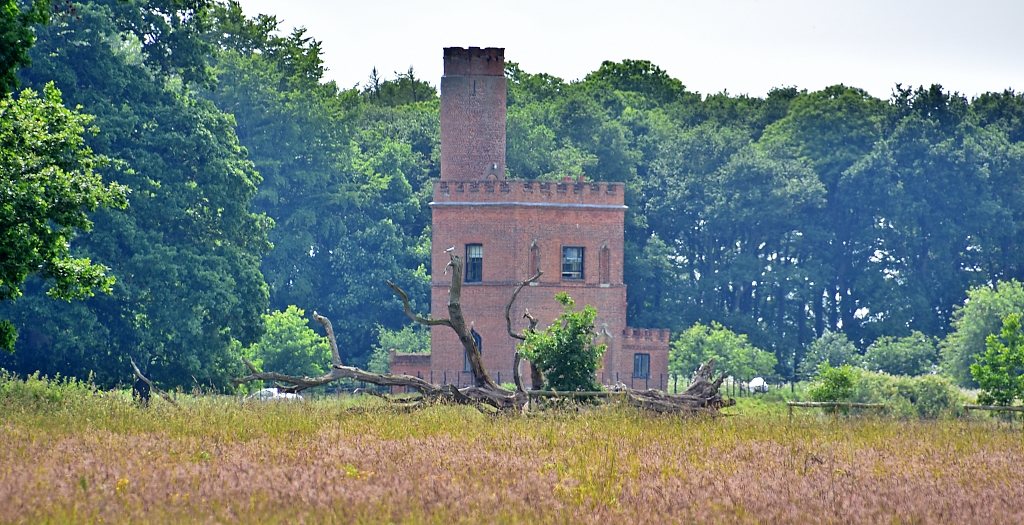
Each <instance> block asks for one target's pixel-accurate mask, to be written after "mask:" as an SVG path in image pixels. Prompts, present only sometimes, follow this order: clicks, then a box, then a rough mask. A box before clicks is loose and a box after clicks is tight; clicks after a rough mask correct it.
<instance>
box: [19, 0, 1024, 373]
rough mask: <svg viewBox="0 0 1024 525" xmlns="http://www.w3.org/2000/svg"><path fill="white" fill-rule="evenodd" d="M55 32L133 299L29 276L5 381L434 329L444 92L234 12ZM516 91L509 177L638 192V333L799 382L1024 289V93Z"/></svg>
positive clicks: (97, 227) (30, 75) (36, 48)
mask: <svg viewBox="0 0 1024 525" xmlns="http://www.w3.org/2000/svg"><path fill="white" fill-rule="evenodd" d="M8 3H10V4H11V5H14V6H15V7H16V8H17V7H18V6H19V5H21V4H19V3H17V2H14V0H9V2H8ZM41 5H45V4H41ZM19 9H21V11H19V12H21V13H30V11H29V10H28V7H26V6H21V7H20V8H19ZM40 9H42V8H40ZM33 13H34V12H33ZM47 15H48V16H46V17H45V19H43V18H40V16H39V15H38V14H36V15H33V16H34V17H35V18H33V17H32V16H27V15H26V16H23V17H22V18H23V20H22V21H21V22H22V24H21V26H18V27H21V28H24V27H27V26H31V28H32V34H33V35H34V43H30V45H28V46H27V47H26V46H25V45H24V43H25V41H26V40H25V38H23V37H20V36H18V35H21V34H22V33H23V32H22V33H17V34H14V33H12V34H14V37H11V38H7V36H4V37H3V38H0V44H3V42H7V41H13V42H16V43H17V42H20V43H21V44H19V45H21V46H22V48H24V53H23V55H24V56H23V57H22V58H19V59H18V60H17V61H15V63H13V64H3V66H4V67H5V68H7V70H9V71H18V73H17V77H14V76H10V78H11V79H13V80H12V81H11V82H13V81H15V80H17V81H20V84H21V86H22V87H24V88H30V89H32V90H33V91H34V92H40V93H43V92H47V91H46V90H47V89H48V88H47V87H46V86H47V85H48V84H49V83H52V85H53V90H52V91H49V93H51V94H50V95H47V97H49V100H55V99H54V98H53V97H54V96H56V97H58V98H57V99H56V100H60V101H61V103H62V104H63V105H64V106H66V107H67V108H79V109H78V110H73V109H69V111H72V112H75V111H77V112H78V114H81V115H87V116H88V119H90V122H89V130H86V129H85V128H84V127H83V131H82V132H81V133H79V135H80V136H82V137H83V140H84V144H85V145H87V147H88V148H89V149H90V152H91V153H90V154H93V155H96V156H99V157H102V159H106V160H104V161H103V162H97V163H95V166H93V167H92V168H90V169H92V170H93V171H94V172H95V173H96V174H99V175H100V176H102V180H103V181H104V182H105V183H107V184H109V185H112V186H110V187H111V188H115V189H118V190H119V191H120V190H124V200H125V201H126V202H127V206H124V207H122V206H120V200H119V197H118V196H117V195H114V196H111V197H110V198H109V199H108V201H109V202H106V204H108V205H107V206H105V207H103V206H101V207H99V208H97V209H95V210H92V209H87V210H85V211H84V212H83V213H86V215H87V217H88V221H90V222H91V224H92V227H91V230H89V231H85V229H84V228H83V226H85V223H81V224H72V225H70V226H69V228H78V230H77V233H76V234H74V236H73V238H70V252H69V257H70V256H73V258H77V260H83V261H84V260H86V259H87V260H88V261H90V264H93V265H100V266H102V267H105V268H106V269H107V270H106V272H105V273H104V274H103V275H104V279H105V278H107V277H109V278H110V279H109V280H103V279H101V278H100V277H98V276H97V275H93V277H94V278H95V279H94V281H95V282H92V283H91V285H90V286H92V285H104V286H109V288H110V293H99V294H96V295H93V296H91V297H84V298H83V299H81V300H76V301H73V302H64V301H55V300H53V299H52V298H51V297H48V296H47V293H48V292H49V293H50V295H54V293H53V292H52V290H54V289H55V286H59V281H56V280H54V278H53V277H54V275H50V274H47V273H46V272H40V271H36V272H28V273H26V274H25V275H28V277H27V279H25V280H24V283H23V284H22V283H14V282H13V281H10V280H9V279H8V280H5V281H4V282H3V283H0V286H3V287H11V286H17V287H18V294H8V295H4V296H0V298H2V299H4V300H3V301H2V302H0V319H6V320H8V321H9V322H10V323H11V326H12V327H14V328H16V329H17V333H18V336H17V342H16V343H14V346H15V351H14V352H13V353H10V354H8V353H0V366H2V367H4V368H7V369H9V370H13V371H16V372H19V373H31V372H33V371H35V370H40V371H42V372H43V373H46V374H51V375H53V374H56V373H60V374H62V375H66V376H78V377H86V376H88V375H89V374H94V375H95V378H96V380H97V381H98V382H99V383H101V384H105V385H112V384H116V383H118V382H127V381H128V380H129V379H130V367H129V366H128V364H127V363H128V359H129V357H132V358H134V359H135V361H136V362H138V363H140V364H141V365H142V366H143V367H144V368H146V370H144V371H145V372H146V373H147V374H148V375H149V376H150V377H151V378H153V379H155V380H157V381H158V382H160V383H162V384H165V385H170V386H184V387H189V386H190V385H197V384H198V385H200V386H214V387H218V388H223V387H226V386H227V384H228V383H227V378H228V377H230V376H232V375H235V374H238V373H239V372H241V370H240V369H239V366H240V361H239V359H238V356H239V355H241V354H242V353H243V352H252V351H253V350H252V349H253V348H260V347H261V345H262V346H266V344H264V342H263V341H262V340H263V339H264V333H265V332H266V330H267V327H268V322H269V326H270V327H271V329H272V330H273V327H275V326H282V327H283V326H288V327H290V328H288V329H289V330H296V326H295V321H294V319H292V318H294V317H295V315H294V314H295V312H297V311H298V309H301V310H306V311H313V310H316V311H319V312H322V313H324V314H325V315H328V316H329V317H330V318H331V319H332V320H334V323H335V331H336V336H337V341H338V345H339V349H340V351H341V354H342V359H343V360H344V362H346V363H352V364H354V365H358V366H362V367H366V366H367V365H368V363H369V362H370V361H371V357H372V353H373V349H374V346H375V345H376V346H377V347H380V346H381V344H382V343H381V341H382V340H383V339H388V340H390V339H394V338H395V337H396V334H401V333H403V332H402V330H403V328H405V327H406V326H407V320H406V318H405V316H404V315H403V313H402V305H401V301H400V300H399V299H398V298H397V297H395V296H394V294H393V293H392V292H391V290H390V289H389V288H388V287H387V286H386V285H385V281H386V280H387V279H391V280H392V281H394V282H396V283H397V284H398V285H400V286H401V287H402V288H403V289H404V290H406V291H407V292H408V293H409V296H410V299H411V301H412V302H413V306H414V308H416V309H418V310H420V311H425V310H426V309H427V308H428V305H429V293H430V290H429V275H430V272H431V270H432V269H431V268H430V257H429V253H430V214H429V208H428V206H427V203H428V202H429V201H430V198H431V195H432V181H433V180H434V179H436V178H438V177H439V172H440V163H439V159H440V155H439V153H440V144H439V140H440V133H439V117H438V108H439V103H438V94H437V90H436V88H435V87H434V86H431V85H429V84H428V83H426V82H424V81H423V80H421V79H419V78H417V77H416V75H415V72H414V70H413V69H412V68H410V69H409V70H408V71H406V72H402V73H396V74H395V75H394V76H393V78H391V79H387V78H384V76H383V75H382V74H381V73H380V72H378V71H376V70H374V71H372V72H370V75H369V77H368V80H367V82H366V83H364V84H361V85H360V86H357V87H354V88H347V87H341V86H338V85H336V84H335V83H333V82H327V81H325V80H324V74H325V71H324V66H323V62H322V59H321V53H322V52H321V48H320V41H318V40H316V39H315V38H313V37H311V36H309V35H307V34H306V32H305V31H304V30H302V29H296V30H293V31H291V32H287V31H282V29H283V28H282V27H281V24H280V23H279V21H278V20H277V19H276V18H275V17H274V16H272V15H258V16H254V17H250V16H248V15H247V14H246V13H243V11H242V9H241V8H240V6H239V5H238V4H237V3H235V2H208V1H205V0H190V1H186V2H167V1H162V0H131V1H118V0H95V1H90V2H85V3H81V4H74V10H73V12H72V11H71V10H70V9H68V10H67V11H66V12H63V11H62V12H48V13H47ZM41 22H46V23H41ZM5 31H7V30H5ZM5 35H7V33H5ZM5 39H6V40H5ZM4 45H6V44H4ZM512 51H514V50H512ZM4 56H20V55H6V54H5V55H4ZM506 75H507V78H508V80H509V92H508V125H507V132H508V137H507V141H508V146H507V159H506V165H507V170H508V173H507V175H508V176H509V177H515V178H525V179H560V178H561V177H563V176H566V175H570V176H583V177H585V178H586V179H588V180H595V181H620V182H625V183H626V188H627V192H626V200H627V202H626V204H627V205H628V206H629V210H628V212H627V219H626V248H625V250H626V253H625V255H626V263H625V278H626V284H627V285H628V302H629V312H628V316H629V322H630V324H631V326H641V327H643V326H647V327H667V328H670V329H672V330H673V333H675V334H683V333H684V332H686V331H687V330H689V329H691V328H692V327H693V326H694V325H695V324H697V323H700V325H701V326H702V327H705V328H702V329H704V330H707V329H706V327H708V326H712V327H716V328H715V329H717V327H719V326H720V327H722V328H726V329H728V330H731V331H732V332H735V333H739V334H745V335H746V340H745V341H744V342H743V344H745V345H746V344H747V343H748V342H749V344H750V345H753V347H756V348H760V349H763V350H765V351H767V352H770V353H771V354H773V355H774V357H775V360H774V370H773V372H774V373H775V374H776V375H777V376H778V377H779V378H786V379H788V378H794V377H799V376H800V374H801V370H802V369H801V363H803V362H804V361H806V360H807V356H808V355H811V356H812V359H811V361H815V360H816V359H818V358H816V357H814V356H815V355H816V354H815V352H816V348H817V347H821V346H822V345H823V343H820V342H818V343H817V347H816V346H815V344H816V342H817V341H820V340H821V339H822V338H823V337H826V336H828V335H829V334H842V335H843V336H844V337H845V339H846V340H848V341H849V342H850V344H851V345H852V347H853V348H854V349H855V352H859V353H864V352H865V351H867V350H868V349H869V348H872V345H874V348H876V349H878V348H882V347H885V348H902V347H900V346H899V345H900V344H903V345H904V346H905V347H908V348H910V347H913V348H916V347H914V345H911V344H910V343H911V342H912V340H919V339H921V338H924V339H927V340H928V341H931V342H932V345H933V346H932V348H933V349H934V348H936V346H935V344H936V343H938V342H944V341H946V340H947V335H949V334H950V333H953V334H954V339H955V338H956V337H960V336H955V334H957V333H960V330H958V329H957V328H958V326H957V323H958V322H960V323H961V324H965V322H964V321H963V320H962V319H963V318H964V317H965V314H964V313H958V312H961V311H963V308H961V309H959V310H958V306H959V305H963V304H964V302H965V299H967V297H968V293H972V294H984V293H986V292H984V290H989V291H990V292H992V293H996V292H995V290H996V288H997V286H1004V287H1012V286H1017V287H1018V288H1019V285H1014V284H1013V283H1012V281H1013V280H1014V279H1016V280H1021V279H1022V278H1024V275H1022V274H1024V268H1022V263H1024V258H1022V257H1021V255H1020V254H1021V248H1022V240H1024V164H1022V160H1024V96H1022V95H1021V94H1018V93H1016V92H1014V91H1011V90H1006V91H1002V92H992V93H985V94H983V95H980V96H978V97H975V98H973V99H970V100H968V99H967V98H966V97H964V96H962V95H960V94H958V93H955V92H950V91H948V90H946V89H943V88H942V87H941V86H939V85H932V86H928V87H917V88H910V87H903V86H901V85H898V84H897V85H895V86H894V88H893V93H892V96H891V97H890V98H889V99H886V100H883V99H879V98H876V97H872V96H871V95H869V94H868V93H866V92H865V91H863V90H860V89H857V88H854V87H848V86H844V85H837V86H831V87H828V88H825V89H823V90H820V91H814V92H810V91H807V90H800V89H798V88H795V87H783V88H778V89H774V90H772V91H771V92H769V93H768V94H767V95H766V96H764V97H753V96H747V95H731V94H729V93H727V92H722V93H717V94H711V95H702V94H699V93H696V92H693V91H689V90H687V89H686V87H685V86H684V85H683V83H682V82H681V81H680V80H678V79H675V78H672V77H671V76H669V75H668V74H667V73H666V72H665V71H663V70H661V69H660V68H658V67H657V66H656V65H654V64H652V63H650V62H648V61H643V60H625V61H622V62H605V63H603V64H601V65H600V67H598V68H597V70H595V71H594V72H592V73H590V74H589V75H587V76H586V77H585V78H583V79H581V80H578V81H569V82H567V81H565V80H563V79H560V78H557V77H553V76H550V75H546V74H542V73H538V74H534V73H528V72H526V71H523V70H522V69H521V68H520V67H519V66H518V65H517V64H515V63H509V64H508V66H507V68H506ZM5 78H6V77H5ZM11 91H16V90H15V89H14V85H13V84H10V87H9V88H8V92H11ZM58 92H59V94H55V93H58ZM25 97H26V95H23V94H19V93H17V92H15V93H14V94H12V95H11V96H9V97H8V98H9V100H10V101H11V102H12V103H13V101H15V100H24V99H25ZM90 130H91V131H90ZM4 148H7V145H5V146H4ZM4 205H5V206H6V204H4ZM69 231H70V230H69ZM3 235H4V236H5V237H7V236H8V235H7V232H6V231H5V233H4V234H3ZM65 244H66V243H65ZM5 246H6V245H5ZM3 249H6V247H5V248H3ZM5 255H6V254H5ZM32 268H36V269H38V268H39V266H38V265H37V266H35V267H32ZM23 273H24V272H23ZM29 274H31V275H29ZM18 275H20V274H18ZM5 279H7V278H6V277H5ZM100 281H102V282H100ZM12 283H13V284H12ZM999 283H1005V284H1002V285H1000V284H999ZM87 284H89V283H87ZM102 287H103V286H98V287H97V286H92V288H95V289H97V290H99V289H100V288H102ZM5 290H6V289H5ZM971 290H974V291H971ZM969 291H971V292H969ZM17 295H20V297H17ZM57 295H58V297H60V294H57ZM65 295H67V294H65ZM86 295H88V294H86V293H80V294H77V295H75V297H83V296H86ZM14 297H17V298H16V299H15V298H14ZM1010 304H1017V306H1016V307H1013V306H1011V307H1010V308H1011V309H1012V308H1018V309H1019V308H1022V307H1024V303H1021V304H1018V303H1013V302H1012V301H1011V302H1010ZM290 306H293V307H297V308H293V309H292V310H291V314H288V312H289V307H290ZM272 312H279V313H277V314H273V313H272ZM274 315H276V316H277V317H274ZM288 315H291V317H290V318H288V319H289V320H285V318H284V317H281V316H285V317H287V316H288ZM282 329H283V328H282ZM405 330H406V332H408V329H407V328H405ZM993 331H998V327H996V328H993ZM707 333H708V334H711V332H707ZM990 333H991V332H990ZM918 334H920V336H918ZM712 336H713V334H711V335H708V336H707V337H712ZM685 337H686V338H689V339H687V340H690V339H694V340H699V339H700V338H701V337H705V336H701V335H700V334H699V333H697V332H694V331H691V332H688V335H686V336H685ZM389 338H390V339H389ZM884 338H888V339H884ZM906 338H911V339H908V340H905V341H904V339H906ZM914 338H916V339H914ZM405 339H409V340H416V341H418V343H417V344H420V345H421V346H422V337H416V336H415V335H414V334H413V333H411V332H410V333H408V337H405ZM901 341H902V343H901ZM982 341H984V335H983V336H982ZM904 343H905V344H904ZM282 344H283V343H282ZM254 345H255V346H254ZM908 345H909V346H908ZM938 346H940V347H942V348H944V349H945V348H953V347H954V346H955V345H954V344H953V343H949V344H947V345H946V346H942V344H939V345H938ZM957 348H960V349H961V350H955V351H954V350H948V351H947V350H943V352H944V353H943V355H944V356H945V359H944V362H945V363H948V365H947V369H948V370H949V371H950V373H951V374H952V375H953V376H954V377H956V378H957V380H958V381H960V382H961V383H964V384H969V383H970V382H971V381H972V379H971V377H970V373H969V366H970V364H971V357H972V356H973V355H974V353H977V352H981V351H983V350H984V344H983V342H982V346H981V347H980V348H975V347H973V346H972V347H969V348H968V347H966V346H964V345H961V346H960V347H957ZM963 348H967V349H966V350H964V349H963ZM879 351H880V350H878V351H876V352H875V354H878V352H879ZM318 352H319V353H320V354H322V353H323V352H322V351H318ZM935 352H938V351H937V350H935ZM957 352H959V353H957ZM378 353H379V352H378ZM889 353H892V352H889ZM896 353H897V354H899V352H896ZM875 354H872V355H875ZM744 355H753V354H751V353H750V352H745V354H744ZM879 355H880V354H879ZM750 359H752V360H753V361H751V362H759V363H763V362H765V361H764V359H763V358H760V357H758V356H756V355H755V356H753V357H751V358H750ZM379 360H380V359H379V356H378V359H377V361H379ZM379 364H380V363H378V366H379ZM804 369H806V366H805V367H804Z"/></svg>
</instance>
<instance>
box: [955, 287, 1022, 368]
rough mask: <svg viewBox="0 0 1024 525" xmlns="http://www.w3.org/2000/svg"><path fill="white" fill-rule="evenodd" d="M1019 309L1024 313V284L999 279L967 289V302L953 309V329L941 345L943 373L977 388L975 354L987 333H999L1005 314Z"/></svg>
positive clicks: (983, 342) (982, 349) (1016, 311)
mask: <svg viewBox="0 0 1024 525" xmlns="http://www.w3.org/2000/svg"><path fill="white" fill-rule="evenodd" d="M1020 312H1024V284H1021V283H1020V281H1012V280H1011V281H999V282H997V283H996V284H995V286H988V285H982V286H978V287H976V288H971V289H970V290H968V291H967V301H966V302H964V304H963V306H959V307H957V308H956V309H954V310H953V321H952V323H951V325H952V328H953V331H952V332H951V333H950V334H949V335H948V336H946V339H945V340H943V341H942V344H941V345H940V352H941V353H942V363H941V367H942V370H943V372H945V373H946V374H949V375H950V376H952V377H953V380H954V381H956V382H957V384H958V385H960V386H963V387H977V386H978V384H977V382H976V381H975V379H974V377H973V376H972V375H971V364H973V363H974V362H975V356H976V354H977V353H978V352H981V351H984V349H985V341H986V340H987V339H988V336H990V335H992V334H998V333H999V328H1000V326H1001V324H1002V321H1003V319H1004V318H1005V317H1006V316H1007V315H1010V314H1013V313H1020Z"/></svg>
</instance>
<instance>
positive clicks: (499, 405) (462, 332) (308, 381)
mask: <svg viewBox="0 0 1024 525" xmlns="http://www.w3.org/2000/svg"><path fill="white" fill-rule="evenodd" d="M448 255H449V257H450V261H449V263H448V265H447V266H446V267H445V273H447V272H448V270H449V269H451V271H452V284H451V286H450V287H449V291H448V315H449V317H448V318H444V319H429V318H425V317H420V316H419V315H416V314H415V313H414V312H413V311H412V308H411V306H410V305H409V297H408V295H406V293H405V292H404V291H403V290H402V289H401V288H399V287H398V286H397V285H396V284H394V283H392V282H391V281H388V282H387V284H388V286H390V287H391V289H392V290H394V291H395V293H396V294H398V296H399V297H401V299H402V305H403V307H404V309H405V314H406V315H407V316H408V317H409V318H410V319H412V320H413V321H415V322H416V323H419V324H422V325H426V326H447V327H449V328H451V329H452V330H454V331H455V333H456V334H457V335H458V336H459V341H460V342H461V343H462V346H463V348H464V349H465V351H466V356H467V358H468V361H469V363H470V369H471V372H472V373H473V384H472V385H471V386H468V387H464V388H456V387H454V386H453V385H436V384H433V383H430V382H428V381H424V380H423V379H420V378H418V377H413V376H409V375H392V374H377V373H373V372H368V371H366V370H362V369H359V368H356V367H351V366H345V365H344V364H342V362H341V356H340V353H339V352H338V344H337V341H336V340H335V338H334V328H333V327H332V326H331V321H330V320H329V319H327V318H326V317H324V316H322V315H320V314H318V313H316V312H313V319H315V320H316V321H317V322H319V323H320V324H321V325H323V327H324V330H325V331H326V332H327V338H328V340H329V341H330V344H331V360H332V364H331V370H330V371H329V372H327V373H326V374H324V375H322V376H319V377H306V376H290V375H286V374H281V373H278V372H263V371H260V370H258V369H257V368H256V366H254V365H253V364H252V363H251V362H250V361H249V360H247V359H244V358H243V361H244V362H245V365H246V366H247V367H248V368H249V370H250V372H252V373H251V374H250V375H248V376H245V377H241V378H234V379H232V380H231V382H232V383H234V384H236V385H240V384H245V383H250V382H253V381H274V382H275V383H277V386H278V388H280V389H281V391H283V392H291V393H298V392H301V391H303V390H306V389H309V388H313V387H317V386H322V385H326V384H328V383H332V382H334V381H338V380H340V379H353V380H356V381H361V382H364V383H371V384H374V385H378V386H385V387H393V386H400V387H406V388H408V389H412V390H415V391H417V392H419V393H420V394H421V396H422V398H423V399H424V400H427V401H435V402H448V403H458V404H473V405H480V404H486V405H489V406H492V407H494V408H496V409H498V410H519V409H523V408H525V407H526V405H527V403H528V401H529V399H528V396H527V394H526V389H525V387H524V385H523V381H522V377H521V375H520V372H519V367H520V364H521V357H520V356H519V353H518V352H516V359H515V365H514V366H515V368H514V376H515V377H514V379H515V384H516V390H515V391H511V390H506V389H504V388H502V387H500V386H498V384H497V383H495V382H494V381H493V380H492V379H491V377H490V375H488V373H487V369H486V368H485V367H484V363H483V359H482V358H481V355H480V349H478V348H477V347H476V341H474V340H473V336H472V333H471V331H470V329H469V328H468V327H467V326H466V320H465V317H464V316H463V314H462V305H461V292H462V259H461V258H460V257H459V256H458V255H455V254H454V253H449V254H448ZM540 276H541V272H537V275H535V276H533V277H531V278H530V279H527V280H525V281H523V282H521V283H518V284H517V286H516V289H515V292H514V293H513V294H512V297H511V299H510V300H509V303H508V306H507V307H506V308H505V319H506V322H507V325H508V333H509V336H511V337H513V338H515V339H519V340H525V339H526V337H525V336H524V335H522V334H517V333H515V332H513V330H512V321H511V319H510V313H509V312H510V311H511V309H512V304H513V303H514V302H515V300H516V297H517V296H518V295H519V292H520V291H521V290H522V289H523V287H524V286H526V285H527V284H528V283H530V282H533V281H535V280H537V279H538V278H540ZM523 317H525V318H527V319H529V321H530V327H529V328H528V329H527V330H529V331H533V330H536V327H537V319H536V318H535V317H533V316H532V315H530V313H529V311H528V310H527V312H526V314H525V315H524V316H523ZM531 368H532V367H531ZM713 373H714V360H712V361H710V362H709V363H707V364H705V365H702V366H701V367H700V370H698V371H697V373H696V374H695V375H694V381H693V382H692V383H691V385H690V387H689V388H688V389H687V390H686V392H684V393H682V394H675V395H671V394H665V393H663V392H659V391H656V390H643V391H641V390H631V389H628V388H626V387H625V386H624V385H620V386H618V387H613V390H615V391H624V392H625V394H626V395H625V397H626V399H627V400H628V402H629V403H630V404H631V405H633V406H636V407H639V408H642V409H645V410H651V411H654V412H661V413H665V412H673V413H695V412H715V411H717V410H718V409H719V408H721V407H723V406H729V405H731V404H734V403H735V402H734V401H732V400H728V401H726V400H723V399H722V397H721V395H720V394H719V393H718V388H719V387H720V386H721V384H722V379H723V378H721V377H719V378H718V379H714V377H713ZM540 380H541V378H540V377H539V375H538V374H536V371H534V373H533V381H534V387H535V388H537V387H539V384H538V382H539V381H540Z"/></svg>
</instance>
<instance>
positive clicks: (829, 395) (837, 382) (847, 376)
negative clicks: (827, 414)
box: [808, 361, 857, 402]
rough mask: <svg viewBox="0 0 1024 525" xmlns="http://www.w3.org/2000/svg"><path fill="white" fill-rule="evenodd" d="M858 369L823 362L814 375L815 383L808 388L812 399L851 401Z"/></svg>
mask: <svg viewBox="0 0 1024 525" xmlns="http://www.w3.org/2000/svg"><path fill="white" fill-rule="evenodd" d="M856 380H857V371H856V370H854V369H853V367H852V366H850V365H843V366H841V367H838V368H835V367H833V366H831V365H829V364H828V362H827V361H826V362H823V363H822V364H821V366H819V367H818V374H817V375H816V376H815V377H814V383H815V384H814V385H813V386H812V387H811V388H810V389H809V390H808V395H809V396H810V398H811V401H820V402H835V401H849V400H850V397H852V396H853V389H854V384H855V382H856Z"/></svg>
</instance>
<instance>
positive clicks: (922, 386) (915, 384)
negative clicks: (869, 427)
mask: <svg viewBox="0 0 1024 525" xmlns="http://www.w3.org/2000/svg"><path fill="white" fill-rule="evenodd" d="M850 401H853V402H856V403H883V404H885V405H886V407H885V410H886V413H889V414H892V415H896V416H900V417H923V418H937V417H941V416H943V415H953V414H955V413H956V412H957V411H958V410H959V406H960V404H961V403H962V402H963V395H962V394H961V393H960V389H959V388H957V386H956V385H954V384H953V382H952V381H951V380H949V379H948V378H945V377H941V376H937V375H933V374H928V375H922V376H914V377H910V376H893V375H890V374H886V373H882V372H861V373H859V374H858V375H857V380H856V383H855V385H854V392H853V395H852V396H851V397H850Z"/></svg>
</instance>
